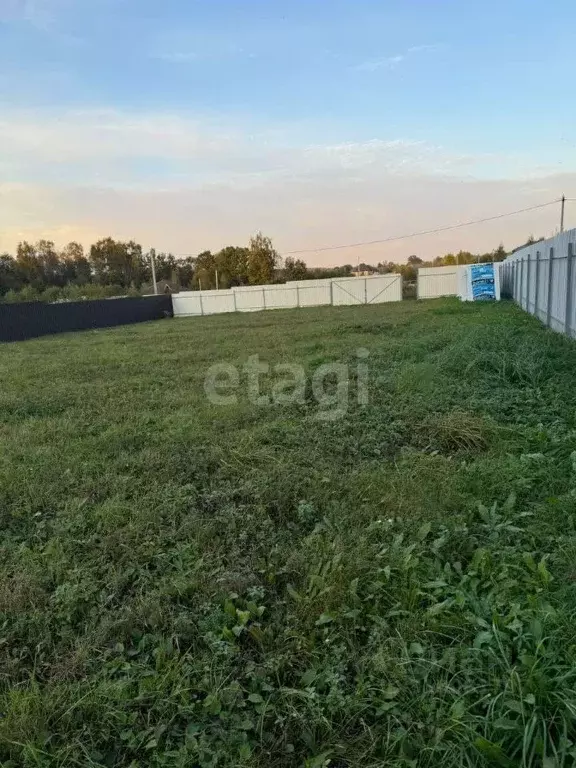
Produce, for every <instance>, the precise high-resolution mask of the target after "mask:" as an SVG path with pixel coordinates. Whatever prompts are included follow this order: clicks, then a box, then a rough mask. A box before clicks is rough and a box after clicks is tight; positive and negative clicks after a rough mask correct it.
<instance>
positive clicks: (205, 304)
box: [172, 274, 402, 317]
mask: <svg viewBox="0 0 576 768" xmlns="http://www.w3.org/2000/svg"><path fill="white" fill-rule="evenodd" d="M401 300H402V276H401V275H397V274H387V275H376V276H374V277H347V278H346V277H345V278H331V279H328V280H297V281H292V282H288V283H284V284H282V285H250V286H242V287H238V288H230V289H227V290H217V291H182V292H180V293H175V294H174V295H173V296H172V305H173V307H174V315H175V316H180V317H190V316H196V315H216V314H222V313H224V312H258V311H259V310H263V309H294V308H296V307H319V306H322V305H326V304H332V305H333V306H344V305H349V306H350V305H356V304H382V303H384V302H388V301H401Z"/></svg>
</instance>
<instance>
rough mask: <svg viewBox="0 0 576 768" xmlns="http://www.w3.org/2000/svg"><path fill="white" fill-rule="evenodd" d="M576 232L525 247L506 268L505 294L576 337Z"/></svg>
mask: <svg viewBox="0 0 576 768" xmlns="http://www.w3.org/2000/svg"><path fill="white" fill-rule="evenodd" d="M575 260H576V229H571V230H568V231H567V232H563V233H562V234H560V235H557V236H556V237H552V238H550V239H549V240H543V241H541V242H539V243H533V244H532V245H527V246H524V248H520V249H519V250H518V251H516V252H515V253H513V254H511V255H510V256H508V257H507V258H506V260H505V261H504V263H503V264H502V275H503V281H504V290H505V292H506V293H508V295H510V296H512V298H513V299H514V300H515V301H516V302H517V303H518V304H519V305H520V306H521V307H522V308H523V309H525V310H526V311H527V312H530V313H531V314H533V315H535V316H536V317H538V318H539V319H540V320H542V322H544V323H546V325H548V326H549V327H550V328H552V329H553V330H555V331H560V332H561V333H566V334H568V335H569V336H576V299H575V296H576V264H575Z"/></svg>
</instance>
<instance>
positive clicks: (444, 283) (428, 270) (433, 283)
mask: <svg viewBox="0 0 576 768" xmlns="http://www.w3.org/2000/svg"><path fill="white" fill-rule="evenodd" d="M459 271H460V270H459V268H458V267H457V266H448V267H420V268H419V269H418V298H419V299H436V298H439V297H440V296H458V294H459V292H460V288H459V279H458V275H459Z"/></svg>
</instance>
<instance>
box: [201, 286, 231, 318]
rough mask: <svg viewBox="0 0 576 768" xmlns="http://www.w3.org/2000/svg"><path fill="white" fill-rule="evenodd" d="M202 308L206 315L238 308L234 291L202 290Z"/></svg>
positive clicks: (219, 313)
mask: <svg viewBox="0 0 576 768" xmlns="http://www.w3.org/2000/svg"><path fill="white" fill-rule="evenodd" d="M202 310H203V312H204V314H205V315H221V314H223V313H224V312H234V311H235V310H236V307H235V303H234V293H233V291H214V292H212V291H202Z"/></svg>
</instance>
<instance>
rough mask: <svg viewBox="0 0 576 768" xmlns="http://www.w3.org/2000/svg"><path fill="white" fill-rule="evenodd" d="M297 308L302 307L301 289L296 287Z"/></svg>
mask: <svg viewBox="0 0 576 768" xmlns="http://www.w3.org/2000/svg"><path fill="white" fill-rule="evenodd" d="M296 306H297V307H299V306H300V287H299V286H298V285H297V286H296Z"/></svg>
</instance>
